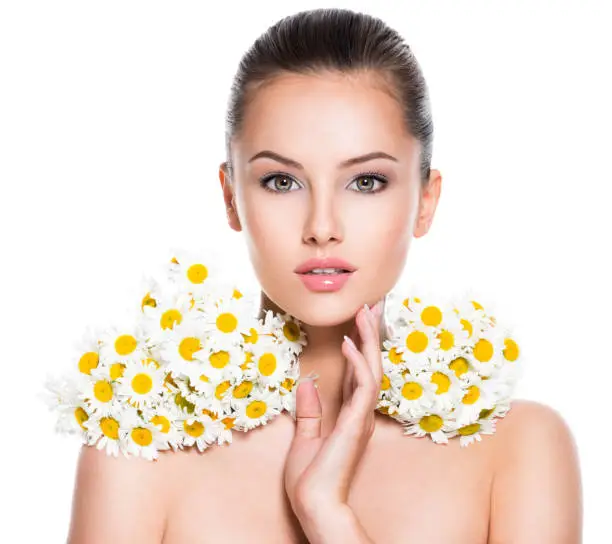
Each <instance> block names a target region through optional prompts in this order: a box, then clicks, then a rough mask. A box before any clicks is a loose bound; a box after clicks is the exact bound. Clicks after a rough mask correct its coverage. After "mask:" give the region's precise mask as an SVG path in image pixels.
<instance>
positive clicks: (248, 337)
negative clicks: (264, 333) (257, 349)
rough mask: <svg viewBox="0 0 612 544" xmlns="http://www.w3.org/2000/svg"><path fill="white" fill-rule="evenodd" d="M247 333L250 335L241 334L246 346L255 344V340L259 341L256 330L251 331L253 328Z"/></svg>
mask: <svg viewBox="0 0 612 544" xmlns="http://www.w3.org/2000/svg"><path fill="white" fill-rule="evenodd" d="M249 333H250V334H244V333H242V337H243V338H244V341H245V342H246V343H247V344H255V343H257V340H259V333H258V332H257V330H256V329H253V328H250V329H249Z"/></svg>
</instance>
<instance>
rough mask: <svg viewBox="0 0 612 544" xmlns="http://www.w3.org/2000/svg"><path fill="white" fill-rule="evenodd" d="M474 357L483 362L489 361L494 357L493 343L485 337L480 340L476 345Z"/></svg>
mask: <svg viewBox="0 0 612 544" xmlns="http://www.w3.org/2000/svg"><path fill="white" fill-rule="evenodd" d="M474 357H475V358H476V359H478V360H479V361H480V362H481V363H487V362H489V361H490V360H491V357H493V344H491V342H489V341H488V340H486V339H485V338H481V339H480V340H478V342H476V345H475V346H474Z"/></svg>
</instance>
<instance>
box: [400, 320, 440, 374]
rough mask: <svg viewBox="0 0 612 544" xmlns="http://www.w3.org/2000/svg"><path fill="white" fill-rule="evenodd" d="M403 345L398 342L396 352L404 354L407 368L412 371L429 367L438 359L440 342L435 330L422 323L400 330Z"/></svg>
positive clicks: (412, 324)
mask: <svg viewBox="0 0 612 544" xmlns="http://www.w3.org/2000/svg"><path fill="white" fill-rule="evenodd" d="M399 337H400V338H401V344H399V343H397V342H396V340H395V339H394V340H392V342H396V343H395V344H394V347H396V351H398V352H400V351H401V353H402V354H403V355H402V356H403V359H404V360H405V361H406V363H405V367H406V368H409V369H410V370H411V371H418V370H422V369H425V368H427V367H428V366H429V364H430V361H431V360H436V359H437V351H436V350H437V347H438V345H439V342H440V341H439V340H438V338H437V337H436V333H435V330H434V329H432V328H431V327H428V326H426V325H423V324H421V323H417V322H415V323H411V324H410V325H409V326H407V327H401V328H400V329H399Z"/></svg>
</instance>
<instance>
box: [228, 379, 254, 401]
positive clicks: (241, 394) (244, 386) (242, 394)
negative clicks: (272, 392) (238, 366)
mask: <svg viewBox="0 0 612 544" xmlns="http://www.w3.org/2000/svg"><path fill="white" fill-rule="evenodd" d="M252 389H253V382H250V381H248V380H246V381H244V382H242V383H239V384H238V385H237V386H236V387H234V393H233V395H234V397H235V398H237V399H244V398H246V397H247V396H248V394H249V393H250V392H251V391H252Z"/></svg>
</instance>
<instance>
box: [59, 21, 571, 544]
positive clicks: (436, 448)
mask: <svg viewBox="0 0 612 544" xmlns="http://www.w3.org/2000/svg"><path fill="white" fill-rule="evenodd" d="M226 137H227V160H226V161H225V162H223V163H222V164H221V167H220V169H219V178H220V182H221V187H222V191H223V196H224V202H225V207H226V210H227V218H228V223H229V226H230V227H231V228H232V229H234V230H236V231H240V232H242V233H243V235H244V238H245V241H246V244H247V247H248V252H249V255H250V258H251V260H252V263H253V267H254V270H255V273H256V275H257V278H258V280H259V282H260V284H261V289H262V295H261V310H262V312H263V311H265V310H268V309H271V310H274V311H278V312H280V311H283V312H288V313H289V314H291V315H293V316H295V317H296V318H298V319H299V320H300V321H301V322H302V324H303V326H304V329H305V331H306V333H307V336H308V345H307V346H306V348H305V349H304V351H303V353H302V355H301V356H300V369H301V375H302V376H305V375H308V374H309V373H311V372H313V371H314V372H316V374H318V388H315V387H313V382H312V381H310V382H309V381H304V382H302V383H301V384H300V386H299V388H298V390H297V411H296V414H297V421H294V420H293V418H292V417H290V415H289V414H287V413H284V414H281V415H280V416H278V417H277V418H276V420H275V421H274V422H273V423H272V424H269V425H266V426H264V427H262V428H260V429H257V430H256V431H253V432H249V433H235V434H234V438H233V443H232V445H231V446H230V447H225V448H211V449H209V450H208V451H206V453H205V454H204V455H202V454H200V453H199V452H198V451H196V450H194V448H186V449H185V450H184V451H181V452H174V453H173V452H170V453H166V454H164V455H161V457H160V459H159V461H158V462H156V463H151V462H149V461H146V460H141V459H130V460H126V459H123V458H121V457H120V458H113V457H110V456H108V455H106V454H105V453H104V452H102V451H99V450H96V449H94V448H91V447H89V448H88V447H85V448H83V450H82V453H81V457H80V460H79V467H78V474H77V481H76V487H75V496H74V506H73V517H72V523H71V531H70V537H69V540H70V542H71V543H73V544H76V543H87V544H94V543H102V542H104V543H106V542H113V543H114V544H119V543H121V542H130V543H132V542H143V543H144V542H147V543H149V542H151V543H153V542H164V543H167V544H173V543H190V544H191V543H200V542H201V543H207V542H210V543H213V542H222V541H223V542H261V543H270V544H271V543H279V544H281V543H287V544H288V543H297V542H313V543H315V542H316V543H323V542H325V543H327V542H329V543H338V542H351V543H359V542H381V543H383V542H384V543H385V544H388V543H402V544H410V543H423V542H432V543H433V542H436V543H450V542H452V543H453V544H460V543H465V544H475V543H487V542H489V543H516V544H518V543H525V544H528V543H529V544H531V543H534V542H537V543H538V544H546V543H550V544H553V543H554V544H570V543H572V544H573V543H576V542H580V533H581V488H580V477H579V472H578V463H577V458H576V450H575V445H574V442H573V439H572V436H571V434H570V432H569V430H568V428H567V426H566V424H565V422H564V421H563V420H562V419H561V418H560V416H559V415H558V413H557V412H556V411H554V410H552V409H551V408H548V407H546V406H544V405H541V404H537V403H534V402H527V401H518V400H515V401H514V402H513V403H512V409H511V410H510V412H509V413H508V415H507V416H506V417H505V418H503V419H501V420H499V422H498V424H497V431H496V432H495V434H493V435H491V436H486V437H485V438H484V439H483V440H482V442H479V443H478V444H477V445H473V446H471V447H469V448H460V446H459V443H458V441H454V440H450V441H449V443H448V444H447V445H445V446H440V445H437V444H435V443H434V442H432V441H431V440H427V439H421V440H418V439H414V438H410V437H406V436H405V435H404V434H403V433H402V432H401V428H400V426H399V424H398V423H397V422H396V421H394V420H392V419H391V418H389V417H388V416H385V415H383V414H381V413H378V412H377V411H375V407H376V399H377V394H378V391H379V388H380V384H381V377H382V368H381V353H380V345H381V342H382V340H383V336H384V332H385V330H386V328H385V323H384V322H383V318H382V317H381V316H383V315H384V301H385V295H386V294H387V293H388V292H389V291H390V290H391V289H392V288H393V286H394V285H395V283H396V281H397V280H398V278H399V276H400V274H401V272H402V269H403V267H404V263H405V261H406V257H407V254H408V250H409V248H410V242H411V240H412V238H413V237H421V236H424V235H425V234H426V233H427V232H428V230H429V228H430V225H431V223H432V221H433V217H434V214H435V210H436V206H437V204H438V200H439V197H440V189H441V182H442V178H441V175H440V172H439V171H437V170H435V169H431V167H430V162H431V156H432V140H433V123H432V115H431V111H430V105H429V99H428V91H427V87H426V83H425V80H424V78H423V75H422V73H421V70H420V68H419V65H418V63H417V61H416V59H415V58H414V56H413V54H412V52H411V50H410V48H409V47H408V46H407V45H406V44H405V42H404V41H403V39H402V38H401V37H400V36H399V35H398V34H397V33H396V32H395V31H394V30H392V29H391V28H389V27H388V26H386V25H385V24H384V23H383V22H382V21H380V20H378V19H376V18H373V17H371V16H367V15H364V14H358V13H354V12H351V11H347V10H336V9H326V10H314V11H309V12H301V13H298V14H296V15H294V16H292V17H287V18H285V19H283V20H281V21H279V22H278V23H277V24H275V25H274V26H273V27H271V28H270V29H268V30H267V32H265V34H263V35H262V36H261V37H260V38H259V39H258V40H257V41H256V42H255V43H254V45H253V46H252V47H251V49H250V50H249V51H248V52H247V53H246V55H245V56H244V58H243V60H242V62H241V63H240V66H239V69H238V72H237V74H236V77H235V81H234V85H233V87H232V92H231V100H230V104H229V112H228V115H227V135H226ZM316 268H320V269H342V270H345V271H346V270H349V271H350V274H346V273H344V274H340V273H339V272H340V270H334V271H332V270H327V271H319V272H324V273H323V274H312V273H308V272H309V271H312V270H313V269H316ZM364 304H365V305H366V307H365V308H364ZM368 307H372V310H371V311H370V310H369V309H368ZM262 315H263V314H262ZM346 336H348V337H349V339H347V338H345V337H346ZM350 338H352V339H353V342H351V340H350ZM352 343H354V344H356V347H355V346H353V345H352Z"/></svg>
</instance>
